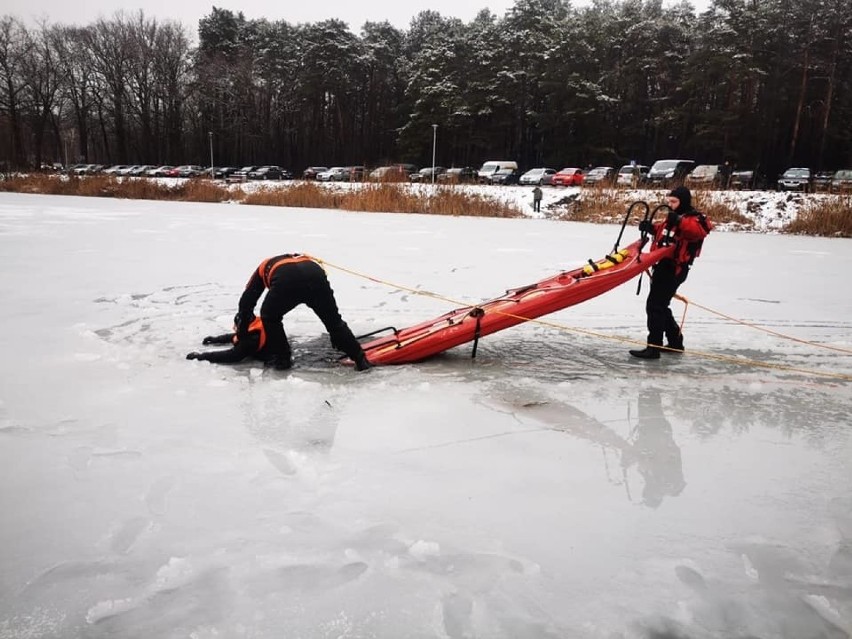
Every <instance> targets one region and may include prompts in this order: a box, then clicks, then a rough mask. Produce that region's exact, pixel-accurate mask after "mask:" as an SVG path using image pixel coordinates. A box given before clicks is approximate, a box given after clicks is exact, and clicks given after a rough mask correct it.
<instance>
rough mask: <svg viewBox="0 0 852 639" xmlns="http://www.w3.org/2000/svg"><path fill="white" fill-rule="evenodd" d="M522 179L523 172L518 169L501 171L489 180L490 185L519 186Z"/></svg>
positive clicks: (496, 172) (493, 174) (492, 175)
mask: <svg viewBox="0 0 852 639" xmlns="http://www.w3.org/2000/svg"><path fill="white" fill-rule="evenodd" d="M520 177H521V172H520V171H519V170H518V169H500V170H499V171H495V172H494V173H492V174H491V177H490V178H488V183H489V184H503V185H509V184H517V183H518V180H519V179H520Z"/></svg>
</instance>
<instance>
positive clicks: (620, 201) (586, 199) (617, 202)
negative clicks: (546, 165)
mask: <svg viewBox="0 0 852 639" xmlns="http://www.w3.org/2000/svg"><path fill="white" fill-rule="evenodd" d="M648 195H649V197H647V198H645V201H646V202H647V203H648V205H649V206H650V207H651V209H652V210H653V209H654V208H655V207H656V206H657V205H659V204H663V203H664V201H663V200H662V198H660V197H658V196H657V194H656V193H650V192H649V194H648ZM635 201H636V193H635V192H629V191H628V192H625V191H623V190H621V189H613V188H602V187H597V186H595V187H591V188H585V189H583V193H582V196H577V195H575V194H569V195H567V196H566V197H565V198H564V200H563V201H561V202H560V203H557V205H555V206H551V207H550V208H551V215H550V217H552V218H554V219H559V220H571V221H573V222H593V223H596V224H601V223H619V224H620V223H621V222H622V220H623V219H624V214H625V213H626V212H627V208H628V207H629V206H630V205H631V204H633V202H635ZM694 206H695V208H696V209H697V210H699V211H701V212H702V213H704V214H705V215H706V216H707V217H708V218H710V219H711V220H712V221H713V223H714V224H727V225H732V224H734V225H737V226H738V227H739V228H741V229H751V228H754V223H753V222H752V221H751V220H750V219H749V218H747V217H746V216H745V215H743V214H742V213H740V212H739V211H737V210H736V208H735V207H734V206H733V205H732V204H731V203H729V202H727V201H725V200H724V199H723V198H719V197H713V196H711V195H710V194H709V193H707V192H706V191H699V192H698V193H695V200H694ZM644 214H645V211H644V208H642V207H637V208H636V209H635V210H634V214H633V216H632V219H631V222H630V223H631V224H638V223H639V220H640V219H641V218H642V216H644ZM656 219H658V220H659V219H661V214H660V213H658V214H657V218H656Z"/></svg>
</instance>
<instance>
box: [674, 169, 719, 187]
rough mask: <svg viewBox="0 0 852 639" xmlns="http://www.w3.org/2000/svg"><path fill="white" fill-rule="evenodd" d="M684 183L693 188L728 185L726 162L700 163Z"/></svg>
mask: <svg viewBox="0 0 852 639" xmlns="http://www.w3.org/2000/svg"><path fill="white" fill-rule="evenodd" d="M683 183H684V184H685V185H686V186H689V187H692V188H696V187H697V188H711V189H721V188H725V187H727V185H728V169H727V167H726V166H725V165H724V164H699V165H698V166H696V167H695V168H694V169H692V171H691V172H690V174H689V175H687V176H686V179H685V180H684V182H683Z"/></svg>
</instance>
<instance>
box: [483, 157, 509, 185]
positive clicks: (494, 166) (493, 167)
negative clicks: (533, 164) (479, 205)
mask: <svg viewBox="0 0 852 639" xmlns="http://www.w3.org/2000/svg"><path fill="white" fill-rule="evenodd" d="M517 168H518V163H517V162H513V161H512V160H489V161H488V162H485V163H484V164H483V165H482V166H481V167H480V169H479V181H480V182H481V183H483V184H487V183H488V181H489V179H490V178H491V176H492V175H493V174H494V173H496V172H497V171H499V170H501V169H516V170H517Z"/></svg>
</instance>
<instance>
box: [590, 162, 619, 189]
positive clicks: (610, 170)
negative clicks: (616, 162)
mask: <svg viewBox="0 0 852 639" xmlns="http://www.w3.org/2000/svg"><path fill="white" fill-rule="evenodd" d="M614 182H615V168H614V167H611V166H596V167H595V168H593V169H592V170H591V171H589V172H588V173H586V177H585V178H584V179H583V184H585V185H586V186H594V185H597V186H612V184H613V183H614Z"/></svg>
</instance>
